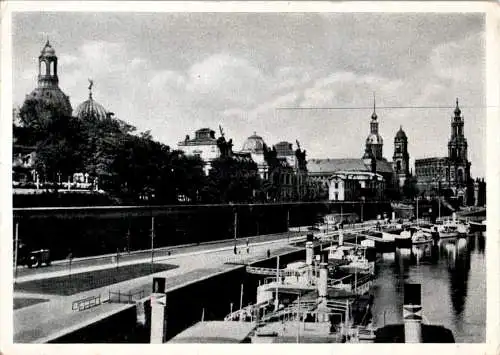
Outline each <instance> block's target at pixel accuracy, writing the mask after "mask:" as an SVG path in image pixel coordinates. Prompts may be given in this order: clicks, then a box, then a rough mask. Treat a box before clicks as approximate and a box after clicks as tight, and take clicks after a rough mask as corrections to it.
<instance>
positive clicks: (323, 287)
mask: <svg viewBox="0 0 500 355" xmlns="http://www.w3.org/2000/svg"><path fill="white" fill-rule="evenodd" d="M327 265H328V264H327V263H321V264H320V265H319V267H320V269H319V280H318V296H319V297H320V298H325V297H326V293H327V290H328V283H327V280H328V269H327V268H326V266H327Z"/></svg>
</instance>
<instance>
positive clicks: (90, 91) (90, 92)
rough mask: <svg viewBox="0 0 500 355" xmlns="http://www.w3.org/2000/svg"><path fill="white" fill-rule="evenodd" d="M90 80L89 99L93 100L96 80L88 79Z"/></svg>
mask: <svg viewBox="0 0 500 355" xmlns="http://www.w3.org/2000/svg"><path fill="white" fill-rule="evenodd" d="M88 80H89V99H90V100H92V87H93V86H94V80H92V79H90V78H89V79H88Z"/></svg>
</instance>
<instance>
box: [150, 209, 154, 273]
mask: <svg viewBox="0 0 500 355" xmlns="http://www.w3.org/2000/svg"><path fill="white" fill-rule="evenodd" d="M154 239H155V218H154V217H151V273H153V263H154V250H155V249H154Z"/></svg>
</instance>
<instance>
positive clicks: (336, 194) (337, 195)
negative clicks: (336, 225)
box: [335, 192, 339, 201]
mask: <svg viewBox="0 0 500 355" xmlns="http://www.w3.org/2000/svg"><path fill="white" fill-rule="evenodd" d="M338 200H339V193H338V192H335V201H338Z"/></svg>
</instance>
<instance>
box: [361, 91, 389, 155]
mask: <svg viewBox="0 0 500 355" xmlns="http://www.w3.org/2000/svg"><path fill="white" fill-rule="evenodd" d="M377 118H378V116H377V113H376V112H375V95H374V96H373V113H372V119H371V122H370V134H369V135H368V137H367V138H366V149H365V156H366V151H368V150H370V151H371V153H372V155H373V156H374V157H375V159H377V160H381V159H382V158H383V155H382V147H383V145H384V142H383V140H382V137H381V136H380V134H379V133H378V121H377ZM365 156H364V157H363V159H365ZM366 158H368V157H367V156H366Z"/></svg>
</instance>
